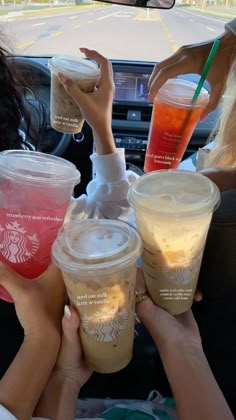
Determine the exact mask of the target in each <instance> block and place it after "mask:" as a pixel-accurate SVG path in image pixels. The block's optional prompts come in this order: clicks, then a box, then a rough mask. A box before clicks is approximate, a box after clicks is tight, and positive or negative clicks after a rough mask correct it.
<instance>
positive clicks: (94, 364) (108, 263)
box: [53, 220, 142, 373]
mask: <svg viewBox="0 0 236 420" xmlns="http://www.w3.org/2000/svg"><path fill="white" fill-rule="evenodd" d="M141 247H142V242H141V238H140V236H139V235H138V233H137V232H136V231H135V230H134V229H133V228H131V227H130V226H128V225H127V224H125V223H123V222H118V221H113V220H83V221H80V222H71V223H69V224H67V225H65V227H64V229H63V230H62V231H61V233H60V234H59V235H58V239H57V240H56V242H55V243H54V245H53V259H54V261H55V263H56V264H57V265H58V266H59V267H60V268H61V270H62V274H63V278H64V281H65V285H66V288H67V292H68V296H69V299H70V302H71V304H72V305H73V306H74V307H75V308H77V310H78V312H79V314H80V319H81V325H80V331H79V333H80V338H81V342H82V347H83V353H84V357H85V360H86V363H87V364H88V366H89V367H90V368H91V369H93V370H95V371H96V372H100V373H112V372H116V371H118V370H120V369H122V368H124V367H125V366H127V364H128V363H129V362H130V360H131V358H132V352H133V334H134V308H135V297H134V291H135V284H136V272H137V264H136V259H137V257H138V255H140V253H141Z"/></svg>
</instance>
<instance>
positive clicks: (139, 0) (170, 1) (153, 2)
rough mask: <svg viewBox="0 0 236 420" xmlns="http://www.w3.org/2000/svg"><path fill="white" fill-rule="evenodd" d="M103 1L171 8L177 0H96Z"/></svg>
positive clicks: (125, 4) (124, 4) (123, 4)
mask: <svg viewBox="0 0 236 420" xmlns="http://www.w3.org/2000/svg"><path fill="white" fill-rule="evenodd" d="M96 1H102V2H103V3H104V2H105V3H112V4H120V5H122V6H135V7H150V8H154V9H171V8H172V7H173V6H174V5H175V0H96Z"/></svg>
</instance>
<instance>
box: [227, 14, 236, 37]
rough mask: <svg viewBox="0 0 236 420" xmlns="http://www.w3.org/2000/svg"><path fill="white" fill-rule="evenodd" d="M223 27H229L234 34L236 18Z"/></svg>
mask: <svg viewBox="0 0 236 420" xmlns="http://www.w3.org/2000/svg"><path fill="white" fill-rule="evenodd" d="M225 28H226V29H229V30H230V31H231V32H233V34H234V35H235V36H236V18H235V19H232V20H230V21H229V22H227V23H226V24H225Z"/></svg>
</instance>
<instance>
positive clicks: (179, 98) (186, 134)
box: [144, 79, 209, 172]
mask: <svg viewBox="0 0 236 420" xmlns="http://www.w3.org/2000/svg"><path fill="white" fill-rule="evenodd" d="M196 86H197V85H195V84H194V83H191V82H188V81H185V80H180V79H170V80H168V82H167V83H166V84H165V85H164V86H163V87H162V88H161V89H160V91H159V92H158V95H157V97H156V98H155V100H154V104H153V111H152V118H151V125H150V130H149V137H148V145H147V150H146V156H145V164H144V171H145V172H151V171H155V170H158V169H175V168H177V167H178V165H179V164H180V162H181V159H182V157H183V155H184V153H185V150H186V148H187V146H188V143H189V141H190V139H191V136H192V134H193V131H194V129H195V127H196V124H197V122H198V121H199V119H200V117H201V114H202V112H203V110H204V108H205V106H206V104H207V102H208V97H209V95H208V93H207V91H206V90H205V89H202V90H201V93H200V96H199V98H198V100H197V102H196V103H195V104H194V105H191V99H192V96H193V94H194V91H195V88H196Z"/></svg>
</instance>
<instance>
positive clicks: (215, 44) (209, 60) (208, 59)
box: [191, 39, 220, 105]
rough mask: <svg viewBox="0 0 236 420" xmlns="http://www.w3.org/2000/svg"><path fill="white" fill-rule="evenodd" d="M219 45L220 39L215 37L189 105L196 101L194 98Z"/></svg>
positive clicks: (200, 87)
mask: <svg viewBox="0 0 236 420" xmlns="http://www.w3.org/2000/svg"><path fill="white" fill-rule="evenodd" d="M219 46H220V40H219V39H216V40H215V41H214V43H213V45H212V47H211V51H210V53H209V55H208V58H207V61H206V64H205V66H204V68H203V70H202V75H201V77H200V80H199V82H198V84H197V87H196V90H195V92H194V95H193V98H192V101H191V105H193V104H194V103H195V102H196V100H197V98H198V96H199V94H200V92H201V89H202V86H203V84H204V82H205V80H206V77H207V74H208V72H209V70H210V68H211V65H212V61H213V60H214V58H215V55H216V53H217V51H218V48H219Z"/></svg>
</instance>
